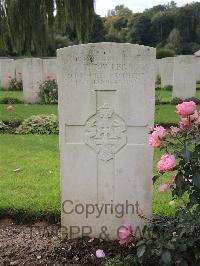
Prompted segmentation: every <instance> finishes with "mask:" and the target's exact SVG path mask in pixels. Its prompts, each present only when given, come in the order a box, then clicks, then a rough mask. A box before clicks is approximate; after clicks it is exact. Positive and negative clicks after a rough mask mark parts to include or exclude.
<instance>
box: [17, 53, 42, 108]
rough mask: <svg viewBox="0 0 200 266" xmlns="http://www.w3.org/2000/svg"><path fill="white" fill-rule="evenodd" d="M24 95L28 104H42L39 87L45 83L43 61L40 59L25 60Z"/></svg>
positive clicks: (23, 73) (23, 71) (23, 74)
mask: <svg viewBox="0 0 200 266" xmlns="http://www.w3.org/2000/svg"><path fill="white" fill-rule="evenodd" d="M22 81H23V93H24V101H25V102H26V103H37V102H40V98H39V96H38V93H39V86H40V84H41V82H42V81H43V60H42V59H39V58H30V59H24V62H23V70H22Z"/></svg>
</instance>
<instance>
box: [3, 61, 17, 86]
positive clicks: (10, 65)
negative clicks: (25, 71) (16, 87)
mask: <svg viewBox="0 0 200 266" xmlns="http://www.w3.org/2000/svg"><path fill="white" fill-rule="evenodd" d="M14 77H15V64H14V60H13V59H1V72H0V86H1V87H2V88H4V89H8V87H9V83H10V81H11V80H12V79H13V78H14Z"/></svg>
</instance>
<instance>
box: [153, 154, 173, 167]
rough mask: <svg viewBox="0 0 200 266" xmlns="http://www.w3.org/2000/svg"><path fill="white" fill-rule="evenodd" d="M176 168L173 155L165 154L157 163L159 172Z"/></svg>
mask: <svg viewBox="0 0 200 266" xmlns="http://www.w3.org/2000/svg"><path fill="white" fill-rule="evenodd" d="M175 166H176V159H175V157H174V155H173V154H165V155H163V156H162V157H161V159H160V161H159V162H158V163H157V168H158V170H160V171H169V170H172V169H173V168H174V167H175Z"/></svg>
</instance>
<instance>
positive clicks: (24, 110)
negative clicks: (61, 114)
mask: <svg viewBox="0 0 200 266" xmlns="http://www.w3.org/2000/svg"><path fill="white" fill-rule="evenodd" d="M7 106H8V105H7V104H0V120H3V121H9V120H24V119H25V118H28V117H30V116H32V115H41V114H56V115H57V114H58V106H57V105H45V104H13V106H14V110H13V111H10V112H9V111H7V109H6V107H7Z"/></svg>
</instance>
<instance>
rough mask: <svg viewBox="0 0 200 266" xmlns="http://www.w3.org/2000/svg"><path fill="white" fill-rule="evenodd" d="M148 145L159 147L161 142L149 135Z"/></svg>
mask: <svg viewBox="0 0 200 266" xmlns="http://www.w3.org/2000/svg"><path fill="white" fill-rule="evenodd" d="M149 145H151V146H152V147H154V148H159V147H160V146H161V145H162V143H161V141H160V140H159V138H157V137H153V136H151V137H150V139H149Z"/></svg>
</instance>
